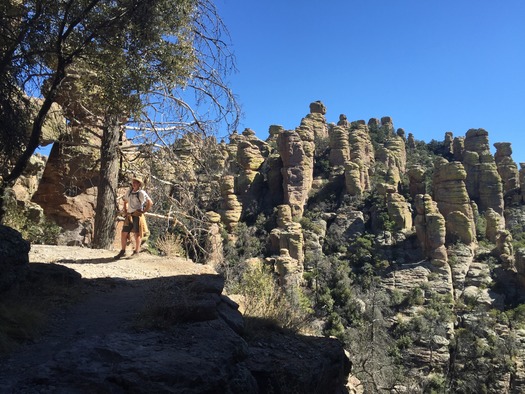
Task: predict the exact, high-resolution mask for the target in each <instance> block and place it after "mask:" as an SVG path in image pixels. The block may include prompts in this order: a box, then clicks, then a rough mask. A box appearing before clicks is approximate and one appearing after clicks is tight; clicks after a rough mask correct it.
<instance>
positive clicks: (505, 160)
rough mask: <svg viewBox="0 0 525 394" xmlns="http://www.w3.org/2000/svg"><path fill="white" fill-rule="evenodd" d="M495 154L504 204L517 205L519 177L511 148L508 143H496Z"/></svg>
mask: <svg viewBox="0 0 525 394" xmlns="http://www.w3.org/2000/svg"><path fill="white" fill-rule="evenodd" d="M494 147H495V148H496V153H495V154H494V160H495V161H496V166H497V168H498V173H499V175H500V177H501V180H502V182H503V193H504V195H505V197H506V198H505V203H506V205H508V204H517V203H519V202H520V194H521V193H519V190H520V175H519V171H518V166H517V165H516V163H515V162H514V160H512V148H511V144H510V142H496V143H495V144H494Z"/></svg>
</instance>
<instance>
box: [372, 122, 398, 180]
mask: <svg viewBox="0 0 525 394" xmlns="http://www.w3.org/2000/svg"><path fill="white" fill-rule="evenodd" d="M369 124H370V122H369ZM381 128H382V129H383V130H386V138H387V139H386V142H385V144H384V146H383V147H381V148H380V149H379V150H378V152H376V154H377V155H376V159H377V161H379V162H381V163H383V164H384V171H385V173H384V174H383V175H384V179H385V181H386V182H388V183H389V184H391V185H393V186H395V187H396V188H397V187H398V186H399V184H400V183H401V175H403V174H404V173H405V172H406V144H405V139H404V138H403V136H402V135H398V134H395V133H394V125H393V123H392V118H390V117H389V116H385V117H383V118H381Z"/></svg>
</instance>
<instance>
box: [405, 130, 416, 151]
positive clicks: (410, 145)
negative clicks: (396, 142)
mask: <svg viewBox="0 0 525 394" xmlns="http://www.w3.org/2000/svg"><path fill="white" fill-rule="evenodd" d="M407 148H408V149H415V148H416V139H415V138H414V134H412V133H408V137H407Z"/></svg>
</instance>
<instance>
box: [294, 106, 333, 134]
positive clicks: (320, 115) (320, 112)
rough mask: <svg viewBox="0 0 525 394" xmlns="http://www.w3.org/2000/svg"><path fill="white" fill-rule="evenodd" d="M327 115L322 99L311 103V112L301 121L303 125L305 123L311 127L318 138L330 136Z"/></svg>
mask: <svg viewBox="0 0 525 394" xmlns="http://www.w3.org/2000/svg"><path fill="white" fill-rule="evenodd" d="M325 115H326V107H325V105H324V104H323V103H322V102H321V101H315V102H313V103H310V113H309V114H308V115H306V117H305V118H303V120H302V121H301V126H303V125H304V126H306V127H307V128H309V129H310V130H311V132H312V133H313V136H314V138H315V139H316V140H318V139H326V138H328V125H327V124H326V118H325ZM301 126H299V127H301Z"/></svg>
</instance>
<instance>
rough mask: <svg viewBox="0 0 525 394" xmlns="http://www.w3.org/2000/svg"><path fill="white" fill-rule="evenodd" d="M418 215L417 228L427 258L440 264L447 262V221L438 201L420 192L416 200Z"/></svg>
mask: <svg viewBox="0 0 525 394" xmlns="http://www.w3.org/2000/svg"><path fill="white" fill-rule="evenodd" d="M414 205H415V208H416V212H417V216H416V219H415V228H416V234H417V238H418V240H419V243H420V245H421V249H422V250H423V255H424V256H425V258H428V259H430V261H431V262H432V263H434V264H436V265H438V266H441V265H444V264H446V262H447V250H446V248H445V237H446V222H445V218H444V217H443V215H442V214H441V213H440V212H439V209H438V207H437V203H436V202H435V201H433V200H432V197H430V195H428V194H418V195H417V196H416V199H415V201H414Z"/></svg>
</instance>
